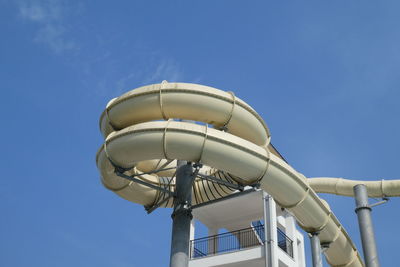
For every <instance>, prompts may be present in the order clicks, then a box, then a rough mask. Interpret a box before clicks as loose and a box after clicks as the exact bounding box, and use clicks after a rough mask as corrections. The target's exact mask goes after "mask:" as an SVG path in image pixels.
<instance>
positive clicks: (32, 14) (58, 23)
mask: <svg viewBox="0 0 400 267" xmlns="http://www.w3.org/2000/svg"><path fill="white" fill-rule="evenodd" d="M16 3H17V7H18V13H19V17H20V18H21V19H23V20H25V21H28V22H31V23H34V24H36V25H37V26H38V30H37V32H36V35H35V37H34V41H35V42H38V43H43V44H45V45H48V46H49V48H50V49H51V50H52V51H53V52H56V53H60V52H63V51H66V50H72V49H76V48H78V46H77V44H76V42H74V41H73V40H71V39H70V38H68V37H67V29H66V25H65V22H64V16H65V15H66V12H67V10H68V6H67V5H66V2H62V1H61V0H36V1H34V0H19V1H17V2H16Z"/></svg>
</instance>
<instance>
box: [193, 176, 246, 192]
mask: <svg viewBox="0 0 400 267" xmlns="http://www.w3.org/2000/svg"><path fill="white" fill-rule="evenodd" d="M197 176H199V177H200V178H202V179H204V180H208V181H211V182H213V183H217V184H221V185H225V186H227V187H230V188H233V189H237V190H240V191H243V189H244V187H243V186H241V185H238V184H232V183H229V182H226V181H224V180H221V179H218V178H216V177H214V176H209V175H205V174H201V173H198V174H197Z"/></svg>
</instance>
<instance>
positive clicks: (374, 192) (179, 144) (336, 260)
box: [96, 82, 400, 267]
mask: <svg viewBox="0 0 400 267" xmlns="http://www.w3.org/2000/svg"><path fill="white" fill-rule="evenodd" d="M100 130H101V132H102V134H103V136H104V138H105V142H104V144H103V145H102V146H101V147H100V149H99V151H98V152H97V155H96V162H97V166H98V169H99V171H100V173H101V181H102V183H103V184H104V186H105V187H106V188H108V189H109V190H111V191H113V192H115V193H116V194H118V195H119V196H121V197H122V198H124V199H127V200H129V201H132V202H134V203H138V204H141V205H144V206H145V207H153V206H155V205H158V206H162V207H171V206H172V199H171V197H170V195H168V194H167V193H165V192H162V191H159V190H156V189H153V188H150V187H148V186H146V185H143V184H141V183H137V182H135V181H129V180H127V179H124V178H121V177H120V176H118V175H117V174H116V172H115V168H116V167H117V168H118V169H119V170H121V171H122V172H124V174H125V175H129V176H134V177H136V178H137V179H140V180H141V181H145V182H146V183H149V184H153V185H156V186H158V187H161V188H165V189H167V190H170V191H174V186H175V184H174V175H175V172H174V168H175V167H176V160H185V161H189V162H196V163H201V164H202V167H201V168H200V170H199V175H205V176H213V177H216V178H217V179H219V180H221V181H225V182H227V183H230V184H237V185H240V186H245V185H254V184H259V185H260V187H261V188H262V189H263V190H265V191H266V192H268V193H269V194H270V195H271V196H272V197H273V198H274V199H275V201H276V202H277V203H278V204H279V205H280V206H281V207H284V208H286V209H287V210H289V211H290V212H291V213H292V214H293V215H294V216H295V217H296V219H297V221H298V223H299V225H300V226H301V227H302V228H303V229H304V230H305V231H307V232H309V233H313V232H319V233H320V234H319V237H320V241H321V243H329V244H330V245H329V248H328V249H326V250H325V251H324V254H325V256H326V259H327V261H328V263H329V264H330V265H331V266H348V267H358V266H364V265H363V262H362V260H361V257H360V254H359V253H358V251H357V249H356V247H355V245H354V243H353V242H352V240H351V239H350V237H349V236H348V234H347V232H346V231H345V229H344V227H343V226H342V225H341V224H340V222H339V221H338V219H337V218H336V217H335V215H334V214H333V213H332V211H331V209H330V208H329V205H328V204H327V203H326V202H325V201H324V200H323V199H321V198H320V197H319V196H318V195H317V194H316V192H324V193H333V194H340V195H349V196H350V195H352V186H354V185H355V184H358V183H360V182H359V181H349V180H344V179H340V178H312V179H307V178H306V177H305V176H304V175H302V174H301V173H299V172H297V171H296V170H294V169H293V168H292V167H291V166H289V165H288V164H287V163H286V162H285V160H284V159H283V158H282V157H281V156H280V155H279V153H277V151H276V150H275V149H274V148H273V147H272V146H271V144H270V132H269V129H268V127H267V126H266V124H265V123H264V121H263V119H262V118H261V117H260V116H259V115H258V114H257V112H256V111H254V110H253V109H252V108H251V107H250V106H249V105H247V104H246V103H245V102H244V101H242V100H241V99H239V98H237V97H236V96H235V95H234V94H233V93H232V92H225V91H221V90H218V89H215V88H212V87H208V86H202V85H197V84H189V83H167V82H163V83H161V84H153V85H149V86H143V87H140V88H137V89H134V90H132V91H130V92H127V93H125V94H123V95H122V96H120V97H118V98H115V99H112V100H111V101H110V102H109V103H108V104H107V107H106V109H105V111H104V112H103V113H102V115H101V117H100ZM365 184H367V186H368V191H369V192H371V196H374V197H378V196H398V195H399V194H400V182H399V181H384V182H383V181H378V182H365ZM232 192H234V189H232V188H231V187H229V186H224V184H223V183H216V182H215V181H212V180H205V179H202V178H201V177H198V178H196V179H195V181H194V184H193V189H192V194H193V204H200V203H202V202H206V201H210V200H212V199H216V198H220V197H223V196H226V195H229V194H231V193H232Z"/></svg>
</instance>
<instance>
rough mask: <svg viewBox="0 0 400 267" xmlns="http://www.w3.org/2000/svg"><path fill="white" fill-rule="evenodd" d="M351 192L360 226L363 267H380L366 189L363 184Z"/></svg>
mask: <svg viewBox="0 0 400 267" xmlns="http://www.w3.org/2000/svg"><path fill="white" fill-rule="evenodd" d="M353 190H354V196H355V200H356V209H355V212H356V213H357V217H358V224H359V226H360V235H361V242H362V247H363V252H364V261H365V266H366V267H379V266H380V265H379V260H378V253H377V249H376V243H375V234H374V228H373V226H372V219H371V207H370V206H369V203H368V191H367V187H366V186H365V185H363V184H359V185H356V186H354V188H353Z"/></svg>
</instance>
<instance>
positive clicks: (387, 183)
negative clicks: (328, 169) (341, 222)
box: [307, 177, 400, 197]
mask: <svg viewBox="0 0 400 267" xmlns="http://www.w3.org/2000/svg"><path fill="white" fill-rule="evenodd" d="M307 181H308V184H309V185H310V186H311V188H312V189H314V191H315V192H317V193H327V194H335V195H340V196H348V197H352V196H354V192H353V187H354V186H356V185H358V184H363V185H365V186H366V187H367V192H368V196H369V197H400V180H380V181H361V180H349V179H343V178H330V177H315V178H309V179H307Z"/></svg>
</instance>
